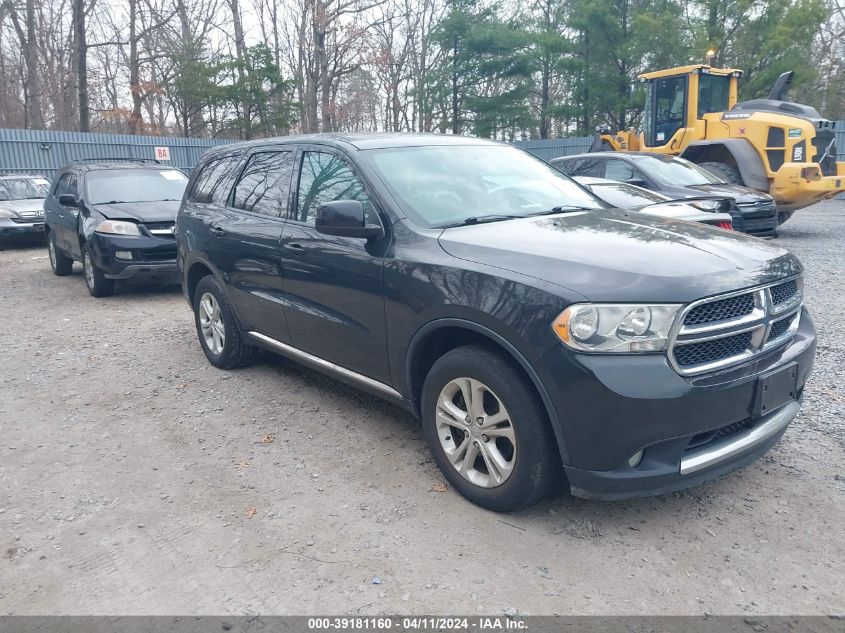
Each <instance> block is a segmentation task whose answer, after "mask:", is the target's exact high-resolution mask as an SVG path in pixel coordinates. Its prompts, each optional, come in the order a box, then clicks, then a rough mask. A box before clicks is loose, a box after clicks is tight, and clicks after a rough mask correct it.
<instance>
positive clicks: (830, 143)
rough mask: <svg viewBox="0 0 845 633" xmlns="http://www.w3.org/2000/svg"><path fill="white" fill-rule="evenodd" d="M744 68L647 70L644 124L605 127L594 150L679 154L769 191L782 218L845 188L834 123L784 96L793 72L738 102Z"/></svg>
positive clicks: (730, 178)
mask: <svg viewBox="0 0 845 633" xmlns="http://www.w3.org/2000/svg"><path fill="white" fill-rule="evenodd" d="M740 77H742V71H741V70H737V69H735V68H712V67H710V66H708V65H706V64H696V65H691V66H681V67H679V68H670V69H667V70H660V71H657V72H652V73H646V74H643V75H640V77H639V79H640V81H642V82H644V83H645V84H646V105H645V109H644V112H643V121H642V129H640V130H636V131H635V130H626V131H623V132H619V133H617V134H610V131H609V130H603V131H600V132H599V135H598V136H597V137H596V142H594V143H593V147H592V149H593V150H602V151H604V150H611V149H612V150H617V151H639V152H657V153H661V154H674V155H677V156H681V157H683V158H686V159H688V160H691V161H692V162H694V163H698V164H699V165H701V166H702V167H705V168H707V169H708V170H709V171H711V172H713V173H715V174H717V175H719V176H722V177H723V178H724V179H725V180H726V181H728V182H732V183H736V184H741V185H745V186H746V187H751V188H752V189H757V190H759V191H766V192H768V193H770V194H771V195H772V196H773V197H774V199H775V202H776V203H777V208H778V217H779V221H780V223H783V222H785V221H786V220H788V219H789V218H790V216H792V214H793V213H794V212H795V210H796V209H800V208H801V207H806V206H807V205H810V204H813V203H814V202H817V201H819V200H824V199H826V198H831V197H833V196H835V195H836V194H837V193H840V192H842V191H845V162H837V161H836V143H835V141H836V135H835V129H834V128H835V125H836V124H835V123H834V122H833V121H827V120H825V119H823V118H821V116H820V115H819V113H818V111H817V110H816V109H815V108H812V107H810V106H806V105H801V104H799V103H792V102H789V101H785V100H784V99H785V98H786V93H787V91H788V89H789V84H790V83H791V81H792V73H791V72H790V73H784V74H783V75H781V76H780V77H779V78H778V80H777V81H776V82H775V85H774V87H773V88H772V90H771V92H770V93H769V96H768V98H766V99H752V100H751V101H740V102H737V84H738V81H739V79H740Z"/></svg>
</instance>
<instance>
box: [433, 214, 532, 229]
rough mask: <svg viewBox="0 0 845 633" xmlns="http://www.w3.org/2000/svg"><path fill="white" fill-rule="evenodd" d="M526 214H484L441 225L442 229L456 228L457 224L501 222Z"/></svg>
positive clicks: (522, 216)
mask: <svg viewBox="0 0 845 633" xmlns="http://www.w3.org/2000/svg"><path fill="white" fill-rule="evenodd" d="M524 217H526V216H524V215H482V216H473V217H471V218H466V219H465V220H461V221H460V222H454V223H452V224H444V225H443V226H441V227H440V228H441V229H451V228H455V227H456V226H469V225H472V224H484V223H486V222H501V221H502V220H517V219H519V218H524Z"/></svg>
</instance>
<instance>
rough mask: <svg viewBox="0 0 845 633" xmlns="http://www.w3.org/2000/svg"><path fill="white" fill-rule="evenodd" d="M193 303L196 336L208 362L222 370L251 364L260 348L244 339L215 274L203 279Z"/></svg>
mask: <svg viewBox="0 0 845 633" xmlns="http://www.w3.org/2000/svg"><path fill="white" fill-rule="evenodd" d="M193 304H194V322H195V323H196V327H197V337H198V338H199V341H200V345H201V346H202V351H203V352H205V357H206V358H207V359H208V362H209V363H211V364H212V365H214V366H215V367H218V368H219V369H235V368H237V367H245V366H247V365H249V364H251V363H252V361H253V360H254V359H255V355H256V353H257V351H258V350H257V349H256V348H255V347H253V346H252V345H247V344H246V343H245V342H244V340H243V336H241V331H240V329H239V328H238V324H237V322H236V321H235V313H234V312H233V311H232V305H231V304H230V303H229V299H228V297H227V296H226V291H225V290H224V289H223V286H222V284H221V283H220V282H219V281H217V279H216V278H215V277H214V276H213V275H207V276H205V277H203V278H202V279H200V282H199V283H198V284H197V287H196V290H194V301H193Z"/></svg>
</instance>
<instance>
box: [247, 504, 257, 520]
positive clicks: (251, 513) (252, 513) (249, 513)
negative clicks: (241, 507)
mask: <svg viewBox="0 0 845 633" xmlns="http://www.w3.org/2000/svg"><path fill="white" fill-rule="evenodd" d="M256 512H258V508H256V507H255V506H250V507H248V508H247V509H246V512H244V516H245V517H246V518H247V519H251V518H252V517H254V516H255V513H256Z"/></svg>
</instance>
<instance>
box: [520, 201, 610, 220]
mask: <svg viewBox="0 0 845 633" xmlns="http://www.w3.org/2000/svg"><path fill="white" fill-rule="evenodd" d="M573 211H594V209H590V208H589V207H576V206H571V205H565V204H564V205H559V206H556V207H552V208H551V209H546V210H545V211H538V212H537V213H529V214H528V215H526V216H525V217H526V218H533V217H537V216H538V215H555V214H556V213H572V212H573Z"/></svg>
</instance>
